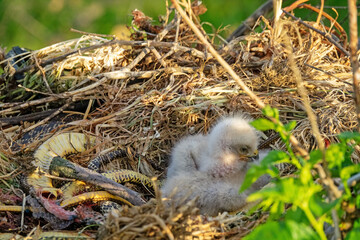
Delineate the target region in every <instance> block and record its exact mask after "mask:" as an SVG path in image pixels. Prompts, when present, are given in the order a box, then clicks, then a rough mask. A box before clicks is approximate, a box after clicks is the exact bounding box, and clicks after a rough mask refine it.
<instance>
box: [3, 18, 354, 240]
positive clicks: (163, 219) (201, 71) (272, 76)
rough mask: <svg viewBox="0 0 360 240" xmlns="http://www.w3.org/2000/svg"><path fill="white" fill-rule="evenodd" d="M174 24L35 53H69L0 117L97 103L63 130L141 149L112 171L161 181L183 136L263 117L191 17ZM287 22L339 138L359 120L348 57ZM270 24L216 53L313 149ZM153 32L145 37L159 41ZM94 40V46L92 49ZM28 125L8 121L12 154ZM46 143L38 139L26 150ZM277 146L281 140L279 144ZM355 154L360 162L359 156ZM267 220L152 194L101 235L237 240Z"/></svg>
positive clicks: (329, 131)
mask: <svg viewBox="0 0 360 240" xmlns="http://www.w3.org/2000/svg"><path fill="white" fill-rule="evenodd" d="M145 20H146V18H145ZM145 20H144V21H145ZM145 22H146V21H145ZM138 23H139V22H138ZM175 23H177V21H176V19H175V20H173V21H171V22H169V24H168V25H164V26H161V27H160V28H156V31H155V30H153V31H154V32H153V34H155V35H156V34H158V35H157V37H156V38H155V40H156V41H153V42H148V41H145V40H144V34H139V32H135V33H134V34H133V36H132V37H133V40H132V41H121V40H115V39H108V38H105V37H100V36H96V35H91V34H90V35H84V36H82V37H80V38H79V39H73V40H69V41H65V42H61V43H57V44H55V45H52V46H49V47H46V48H43V49H40V50H38V51H33V52H32V53H31V57H32V62H33V63H34V64H35V61H34V59H37V60H38V61H39V60H40V61H39V62H40V63H41V62H44V61H51V60H52V59H54V58H57V57H60V58H61V56H64V55H65V54H69V56H68V57H66V58H64V59H62V60H59V61H54V62H52V64H47V65H45V66H42V70H41V71H28V72H27V73H26V77H27V78H29V77H30V75H31V76H37V78H36V79H34V81H38V82H43V81H49V82H48V83H49V87H50V89H51V92H50V90H49V89H48V88H47V87H46V84H41V86H42V87H41V88H40V87H39V88H37V89H25V88H22V89H24V90H25V92H27V93H31V94H32V95H36V98H37V99H33V100H31V99H32V98H31V99H30V101H29V102H28V103H26V105H25V104H23V103H18V102H10V101H9V102H7V103H2V104H1V105H0V107H1V110H0V112H1V114H2V116H3V117H9V116H14V115H16V114H21V113H22V111H23V110H24V108H25V107H26V108H27V107H32V108H33V109H35V110H36V111H40V110H46V109H47V108H48V107H49V106H54V102H56V103H57V104H59V103H61V104H65V103H66V101H70V102H76V101H80V100H81V101H88V102H89V105H91V104H93V103H94V102H96V103H97V104H98V107H97V108H96V109H93V110H92V111H90V112H87V113H85V114H83V113H78V112H75V113H72V114H79V115H81V118H82V119H81V120H76V121H72V122H69V123H67V125H66V126H67V127H68V128H67V129H66V130H69V129H70V130H71V131H80V132H85V133H88V134H92V135H95V136H96V137H97V138H98V140H97V142H98V143H99V144H98V146H97V147H96V149H93V150H94V151H95V152H96V153H97V154H98V153H101V152H106V151H110V150H111V149H114V148H117V147H120V148H128V149H129V152H134V153H137V154H139V155H140V158H139V159H136V158H129V159H122V160H120V161H118V162H115V163H112V164H113V165H112V166H110V168H116V167H118V168H127V169H132V170H139V171H140V172H142V173H143V174H145V175H147V176H158V177H159V178H160V179H161V178H163V177H164V174H163V173H164V171H165V169H166V166H167V161H168V156H169V152H170V150H171V147H172V146H173V145H174V143H175V142H176V141H178V140H179V138H181V137H182V136H185V135H188V134H194V133H199V132H203V133H206V132H207V131H208V130H209V128H210V127H211V125H212V123H213V122H214V121H216V119H217V118H219V117H220V116H222V115H226V114H231V113H235V112H238V111H242V112H246V113H249V114H250V115H252V117H253V118H258V117H261V116H262V115H261V112H260V110H259V109H258V108H257V107H256V105H255V104H254V103H253V102H252V100H251V99H250V98H249V97H248V96H246V95H245V94H244V93H243V92H242V90H241V89H240V87H239V86H238V85H237V84H236V83H235V81H233V80H232V79H231V78H230V77H229V75H228V74H227V73H226V72H225V70H224V69H223V68H222V67H221V66H219V65H218V64H217V62H216V61H215V60H214V59H213V58H212V56H211V55H209V54H208V53H207V52H206V50H205V49H204V47H203V46H202V44H201V43H199V42H198V40H197V39H196V37H195V36H194V35H193V34H192V33H191V32H190V31H188V30H187V27H186V24H185V23H183V22H178V23H179V24H180V25H179V27H178V29H179V32H177V31H176V29H177V25H176V24H175ZM141 24H143V23H142V22H140V26H139V29H140V30H141ZM309 24H314V23H312V22H309ZM159 29H160V30H159ZM282 29H283V32H286V33H287V34H288V36H289V37H290V40H291V43H292V47H293V52H294V56H295V59H296V62H297V66H298V67H299V69H300V71H301V73H302V78H303V81H304V82H305V86H306V87H307V90H308V92H309V98H310V101H311V105H312V107H313V110H314V111H315V113H316V115H317V116H318V123H319V126H320V131H321V133H322V134H323V137H324V138H325V139H328V140H329V141H330V142H336V141H337V139H336V135H337V134H339V133H340V132H343V131H351V130H352V129H353V128H354V127H355V125H356V117H355V115H356V114H355V107H354V103H353V100H352V96H351V91H352V87H351V85H349V83H350V82H351V78H352V72H351V67H350V61H349V59H348V58H347V57H344V56H343V55H341V53H340V52H339V51H338V50H337V49H336V48H335V46H333V45H332V44H331V43H329V42H328V41H327V40H326V39H324V38H323V37H322V36H320V35H319V34H316V33H311V32H310V30H309V29H307V28H306V27H304V26H303V25H300V24H299V23H296V22H294V21H291V20H289V19H285V18H284V19H283V20H282ZM147 30H148V31H152V29H151V28H150V29H147ZM271 30H272V29H271V27H270V26H268V25H265V27H264V29H263V31H262V32H260V33H251V34H250V35H247V36H244V37H240V38H237V39H235V40H233V41H232V42H231V43H230V44H228V45H227V46H225V47H224V48H222V49H220V48H219V52H220V54H221V55H222V57H223V58H224V59H225V60H226V61H227V62H228V63H230V64H231V65H232V67H233V69H234V70H235V71H236V72H237V74H238V75H239V76H240V77H241V78H242V79H243V80H244V81H245V82H246V84H247V85H248V86H249V87H250V88H251V89H252V90H253V91H254V92H255V93H256V94H257V95H258V96H259V97H260V98H261V99H262V100H263V101H264V102H265V103H266V104H269V105H271V106H272V107H276V108H278V109H279V110H280V118H281V120H282V121H283V122H288V121H290V120H296V121H297V122H298V126H297V127H296V129H295V130H294V132H293V133H294V136H295V137H296V138H297V139H298V140H299V141H300V143H301V144H303V145H304V146H305V147H306V148H311V146H312V144H313V137H312V134H311V127H310V123H309V120H308V118H307V117H306V114H305V110H304V106H303V105H302V101H301V98H300V96H299V95H298V93H297V91H296V83H295V81H294V77H293V74H292V71H291V69H290V67H289V65H288V60H287V55H286V51H285V50H284V46H283V45H282V43H281V41H279V42H272V41H271V39H272V31H271ZM149 36H151V35H148V38H150V39H147V40H154V39H151V37H149ZM159 36H162V37H159ZM89 47H90V48H91V47H93V48H92V49H91V50H86V48H89ZM74 52H76V53H74ZM71 53H73V54H71ZM39 92H41V93H43V94H39ZM39 96H41V97H39ZM24 97H25V98H23V99H21V98H20V99H21V100H22V101H25V100H29V98H28V99H26V98H27V97H28V96H25V95H24ZM57 107H61V105H57ZM28 127H31V125H30V126H27V125H20V126H12V127H11V128H10V127H9V126H7V127H4V131H3V132H2V133H1V134H2V137H1V140H0V144H1V151H3V152H4V153H5V155H6V156H8V158H13V155H12V154H13V153H12V152H11V151H10V145H11V141H12V139H18V138H20V137H21V135H22V134H23V132H24V131H25V132H26V131H27V129H28ZM64 131H65V130H64ZM39 144H40V142H39V143H34V144H31V145H30V147H29V149H28V150H34V149H35V148H36V147H37V146H38V145H39ZM274 147H275V148H282V147H283V146H282V144H281V143H280V142H277V143H276V144H275V145H274ZM94 151H93V152H94ZM93 154H94V153H93ZM354 159H355V161H358V154H355V155H354ZM2 161H3V163H1V171H2V173H3V174H6V173H8V172H9V169H11V167H12V166H10V161H5V160H2ZM265 219H266V215H260V216H256V217H253V219H249V217H248V216H244V215H241V214H240V215H227V214H223V215H220V216H218V217H216V218H206V217H204V216H200V215H198V212H197V210H196V208H194V204H193V203H191V202H190V203H188V204H186V205H184V206H183V207H182V208H180V209H174V208H173V209H167V210H165V209H164V208H162V207H161V206H160V205H156V204H154V201H151V202H150V203H148V204H146V205H144V206H141V207H135V208H131V209H128V208H125V209H124V210H123V211H122V212H114V213H113V214H111V215H110V216H109V218H108V220H107V222H106V224H105V225H104V226H103V227H102V229H100V231H99V234H100V235H101V236H102V237H103V238H101V239H133V238H135V237H153V238H163V237H164V238H165V237H167V238H170V239H171V238H172V237H174V236H176V237H177V236H179V237H180V238H184V239H187V238H190V237H191V236H198V237H199V238H200V239H213V238H221V237H226V238H232V237H233V238H234V239H235V238H237V237H241V236H244V235H246V233H248V232H249V231H250V230H251V229H252V228H253V227H255V226H256V225H257V224H259V223H261V222H263V221H264V220H265ZM104 234H105V235H104ZM119 236H121V237H119Z"/></svg>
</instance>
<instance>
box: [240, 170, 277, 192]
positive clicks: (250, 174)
mask: <svg viewBox="0 0 360 240" xmlns="http://www.w3.org/2000/svg"><path fill="white" fill-rule="evenodd" d="M264 174H269V175H270V176H271V177H276V176H278V174H279V171H278V170H277V169H276V168H273V169H269V168H267V167H264V166H259V165H254V166H252V167H251V168H250V169H249V170H248V171H247V172H246V175H245V178H244V182H243V184H242V185H241V188H240V190H239V193H242V192H243V191H245V190H246V189H247V188H249V187H250V186H251V185H252V184H253V183H254V182H256V180H257V179H258V178H259V177H260V176H262V175H264Z"/></svg>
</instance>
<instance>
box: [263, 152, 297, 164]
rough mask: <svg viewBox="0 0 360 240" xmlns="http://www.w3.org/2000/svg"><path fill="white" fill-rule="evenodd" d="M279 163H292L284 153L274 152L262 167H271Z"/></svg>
mask: <svg viewBox="0 0 360 240" xmlns="http://www.w3.org/2000/svg"><path fill="white" fill-rule="evenodd" d="M277 163H291V161H290V157H289V155H288V154H287V153H285V152H283V151H278V150H273V151H270V152H269V153H268V155H266V157H265V158H264V159H263V160H262V161H261V163H260V164H261V165H265V166H270V165H274V164H277Z"/></svg>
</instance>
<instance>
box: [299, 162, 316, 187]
mask: <svg viewBox="0 0 360 240" xmlns="http://www.w3.org/2000/svg"><path fill="white" fill-rule="evenodd" d="M311 167H312V164H309V163H306V164H305V165H304V166H303V167H302V168H301V170H300V181H301V182H302V183H303V184H306V185H307V184H308V183H310V182H312V181H313V178H312V175H311Z"/></svg>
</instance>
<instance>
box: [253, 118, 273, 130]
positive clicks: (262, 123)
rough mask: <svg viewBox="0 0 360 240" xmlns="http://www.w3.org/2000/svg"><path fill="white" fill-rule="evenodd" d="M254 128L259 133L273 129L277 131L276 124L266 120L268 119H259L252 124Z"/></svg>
mask: <svg viewBox="0 0 360 240" xmlns="http://www.w3.org/2000/svg"><path fill="white" fill-rule="evenodd" d="M250 124H251V125H252V126H253V127H254V128H256V129H257V130H259V131H267V130H271V129H275V123H273V122H272V121H270V120H268V119H266V118H259V119H256V120H254V121H252V122H251V123H250Z"/></svg>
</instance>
